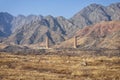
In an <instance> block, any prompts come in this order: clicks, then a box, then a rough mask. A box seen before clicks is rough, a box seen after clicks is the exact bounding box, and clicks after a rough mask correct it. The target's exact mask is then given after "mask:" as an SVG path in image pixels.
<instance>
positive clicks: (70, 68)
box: [0, 52, 120, 80]
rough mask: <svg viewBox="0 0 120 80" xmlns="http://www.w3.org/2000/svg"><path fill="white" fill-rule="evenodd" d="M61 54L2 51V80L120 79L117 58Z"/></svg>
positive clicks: (119, 65) (119, 62) (0, 65)
mask: <svg viewBox="0 0 120 80" xmlns="http://www.w3.org/2000/svg"><path fill="white" fill-rule="evenodd" d="M58 54H59V53H58ZM58 54H42V55H34V54H29V55H21V54H20V55H18V54H10V53H9V54H8V53H5V52H1V53H0V80H120V57H118V56H93V55H82V56H80V55H77V56H76V55H73V56H72V55H58ZM83 54H84V53H83Z"/></svg>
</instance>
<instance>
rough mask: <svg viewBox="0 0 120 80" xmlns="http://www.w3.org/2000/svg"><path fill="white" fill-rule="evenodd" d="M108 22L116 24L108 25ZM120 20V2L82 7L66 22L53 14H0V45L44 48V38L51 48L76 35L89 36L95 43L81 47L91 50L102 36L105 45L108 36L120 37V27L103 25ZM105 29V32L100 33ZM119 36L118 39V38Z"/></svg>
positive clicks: (117, 22) (115, 23)
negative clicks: (32, 45)
mask: <svg viewBox="0 0 120 80" xmlns="http://www.w3.org/2000/svg"><path fill="white" fill-rule="evenodd" d="M108 21H113V22H110V23H109V22H108ZM119 21H120V3H113V4H110V5H109V6H103V5H100V4H91V5H89V6H87V7H85V8H83V9H82V10H81V11H79V12H78V13H76V14H75V15H74V16H73V17H71V18H70V19H66V18H64V17H62V16H58V17H53V16H51V15H48V16H42V15H29V16H24V15H19V16H16V17H15V16H13V15H11V14H9V13H7V12H1V13H0V40H1V41H0V42H3V43H6V44H17V45H25V44H27V45H30V44H40V45H41V46H42V43H45V38H46V37H48V38H49V41H50V45H55V44H60V43H62V42H64V41H66V40H68V39H70V38H72V37H73V36H76V35H77V36H79V37H82V39H83V37H86V36H89V38H90V39H88V38H86V39H87V40H90V42H91V41H92V40H93V41H94V40H96V41H94V42H93V41H92V42H91V44H90V45H88V46H86V45H85V44H84V45H83V44H82V45H79V47H81V46H82V47H87V48H88V47H90V46H93V45H94V46H96V45H98V44H94V43H98V42H99V41H100V40H99V39H100V38H102V37H103V38H105V39H104V42H102V43H101V44H99V45H102V44H105V43H106V42H107V40H108V39H109V36H108V35H110V34H111V35H113V36H117V35H118V34H119V31H118V30H119V27H120V26H116V27H117V28H112V27H104V26H107V25H119ZM101 22H102V23H101ZM99 23H100V24H99ZM103 24H105V25H103ZM92 25H95V26H96V25H103V26H96V27H92V28H91V26H92ZM101 27H102V28H101ZM114 27H115V26H114ZM93 28H95V29H93ZM103 28H105V29H104V30H103V31H102V32H101V33H99V30H101V29H103ZM89 29H90V30H89ZM96 29H97V30H96ZM107 29H112V30H113V31H112V30H111V31H112V32H109V30H108V31H106V30H107ZM114 29H117V31H118V32H116V31H114ZM78 34H79V35H78ZM106 37H107V39H106ZM117 37H119V35H118V36H117ZM112 39H114V38H112ZM115 39H117V38H115ZM84 41H86V40H84ZM88 42H89V41H88ZM118 42H119V40H118ZM85 43H87V42H85ZM92 43H93V44H92ZM104 46H105V45H104ZM106 46H107V45H106Z"/></svg>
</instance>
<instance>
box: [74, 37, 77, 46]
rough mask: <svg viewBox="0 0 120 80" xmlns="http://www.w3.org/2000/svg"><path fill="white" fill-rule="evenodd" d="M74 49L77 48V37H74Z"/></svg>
mask: <svg viewBox="0 0 120 80" xmlns="http://www.w3.org/2000/svg"><path fill="white" fill-rule="evenodd" d="M74 48H77V36H74Z"/></svg>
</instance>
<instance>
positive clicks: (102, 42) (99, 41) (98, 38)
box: [57, 21, 120, 49]
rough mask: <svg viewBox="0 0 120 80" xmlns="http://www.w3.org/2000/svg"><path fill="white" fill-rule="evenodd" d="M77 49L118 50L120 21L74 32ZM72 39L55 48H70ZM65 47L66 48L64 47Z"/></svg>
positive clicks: (103, 23) (99, 24)
mask: <svg viewBox="0 0 120 80" xmlns="http://www.w3.org/2000/svg"><path fill="white" fill-rule="evenodd" d="M75 36H77V45H78V46H77V47H79V48H86V49H95V48H107V49H119V48H120V45H119V44H120V21H108V22H101V23H97V24H95V25H92V26H89V27H85V28H83V29H81V30H80V31H78V32H76V35H75ZM73 41H74V40H73V38H71V39H69V40H67V41H65V42H63V43H61V45H60V46H57V47H72V46H73ZM65 45H67V46H65Z"/></svg>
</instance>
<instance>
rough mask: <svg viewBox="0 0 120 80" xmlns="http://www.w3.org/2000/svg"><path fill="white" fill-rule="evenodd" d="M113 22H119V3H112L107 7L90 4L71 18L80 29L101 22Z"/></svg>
mask: <svg viewBox="0 0 120 80" xmlns="http://www.w3.org/2000/svg"><path fill="white" fill-rule="evenodd" d="M113 20H120V3H114V4H111V5H109V6H102V5H99V4H91V5H89V6H87V7H85V8H84V9H82V10H81V11H80V12H78V13H77V14H75V15H74V16H73V17H72V18H71V21H72V22H73V23H74V24H75V25H76V26H79V27H80V28H83V27H84V26H88V25H92V24H95V23H99V22H101V21H113Z"/></svg>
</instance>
